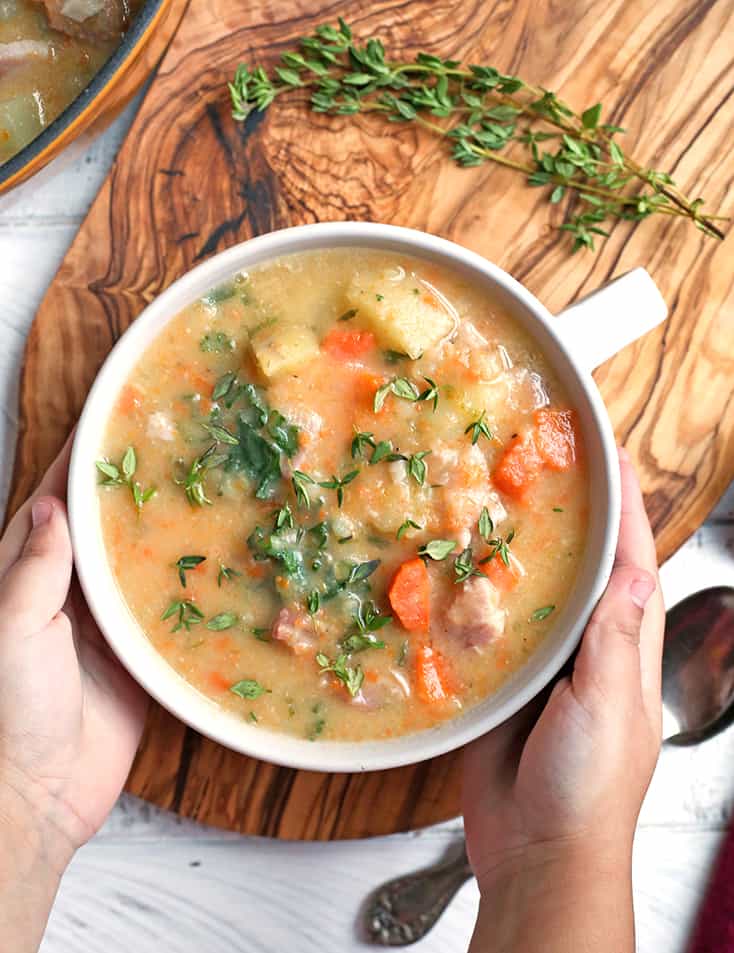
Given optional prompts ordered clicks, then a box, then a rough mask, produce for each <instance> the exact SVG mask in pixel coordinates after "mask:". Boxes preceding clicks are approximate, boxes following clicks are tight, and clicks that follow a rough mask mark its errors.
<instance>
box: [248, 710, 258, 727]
mask: <svg viewBox="0 0 734 953" xmlns="http://www.w3.org/2000/svg"><path fill="white" fill-rule="evenodd" d="M249 718H250V721H254V722H255V724H257V721H258V718H257V715H256V714H255V712H254V711H251V712H250V715H249Z"/></svg>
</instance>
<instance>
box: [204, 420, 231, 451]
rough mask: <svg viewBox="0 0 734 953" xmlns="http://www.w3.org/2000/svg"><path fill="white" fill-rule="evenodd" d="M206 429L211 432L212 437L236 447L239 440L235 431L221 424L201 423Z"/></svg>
mask: <svg viewBox="0 0 734 953" xmlns="http://www.w3.org/2000/svg"><path fill="white" fill-rule="evenodd" d="M201 426H202V427H203V428H204V430H206V432H207V433H208V434H209V436H210V437H213V438H214V439H215V440H217V441H218V442H219V443H226V444H228V445H229V446H231V447H236V446H237V444H238V443H239V441H238V440H237V437H235V435H234V434H233V433H230V432H229V430H227V429H226V427H221V426H220V425H219V424H210V423H202V425H201Z"/></svg>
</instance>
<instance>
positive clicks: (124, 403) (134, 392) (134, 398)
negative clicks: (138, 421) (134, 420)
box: [117, 384, 143, 417]
mask: <svg viewBox="0 0 734 953" xmlns="http://www.w3.org/2000/svg"><path fill="white" fill-rule="evenodd" d="M142 402H143V395H142V394H141V393H140V391H139V390H138V389H137V387H133V386H132V384H126V385H125V386H124V387H123V388H122V390H121V391H120V397H119V399H118V401H117V409H118V410H119V411H120V413H121V414H125V416H126V417H129V416H130V415H131V414H133V413H135V411H136V410H137V409H138V408H139V407H140V406H141V404H142Z"/></svg>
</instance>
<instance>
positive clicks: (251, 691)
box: [229, 678, 270, 698]
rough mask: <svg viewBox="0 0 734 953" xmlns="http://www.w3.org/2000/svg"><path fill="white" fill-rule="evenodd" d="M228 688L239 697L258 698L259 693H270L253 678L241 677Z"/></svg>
mask: <svg viewBox="0 0 734 953" xmlns="http://www.w3.org/2000/svg"><path fill="white" fill-rule="evenodd" d="M229 690H230V691H231V692H232V694H233V695H239V697H240V698H259V697H260V696H261V695H265V694H269V693H270V689H269V688H263V686H262V685H261V684H260V682H258V681H256V680H255V679H254V678H243V679H241V680H240V681H239V682H235V683H234V685H231V686H230V689H229Z"/></svg>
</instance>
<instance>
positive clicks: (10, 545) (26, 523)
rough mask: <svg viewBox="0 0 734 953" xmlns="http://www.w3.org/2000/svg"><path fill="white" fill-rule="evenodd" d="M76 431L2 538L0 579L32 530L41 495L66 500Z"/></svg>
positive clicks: (0, 541) (69, 437)
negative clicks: (32, 508)
mask: <svg viewBox="0 0 734 953" xmlns="http://www.w3.org/2000/svg"><path fill="white" fill-rule="evenodd" d="M73 436H74V431H72V432H71V433H70V434H69V436H68V437H67V440H66V443H65V444H64V446H63V447H62V448H61V451H60V452H59V455H58V456H57V457H56V459H55V460H54V462H53V463H52V464H51V466H50V467H49V468H48V470H47V471H46V473H45V474H44V477H43V479H42V480H41V482H40V484H39V486H38V489H37V490H36V491H35V492H34V493H33V495H32V496H31V497H29V498H28V499H27V500H26V501H25V503H24V504H23V505H22V506H21V507H20V509H19V510H18V512H17V513H16V514H15V516H13V518H12V520H11V521H10V522H9V523H8V526H7V529H6V530H5V532H4V533H3V537H2V539H0V579H1V578H2V577H3V575H4V574H5V573H6V572H7V570H8V569H9V567H10V566H11V565H12V564H13V563H14V562H15V561H16V559H17V558H18V557H19V556H20V553H21V551H22V549H23V546H24V544H25V541H26V539H27V538H28V533H29V532H30V530H31V507H32V505H33V501H34V500H36V499H38V498H39V497H41V496H55V497H57V498H58V499H61V500H65V499H66V477H67V474H68V472H69V457H70V455H71V445H72V438H73Z"/></svg>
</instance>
